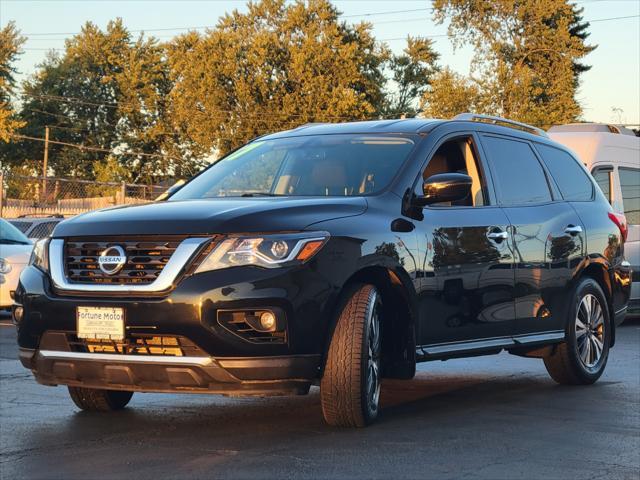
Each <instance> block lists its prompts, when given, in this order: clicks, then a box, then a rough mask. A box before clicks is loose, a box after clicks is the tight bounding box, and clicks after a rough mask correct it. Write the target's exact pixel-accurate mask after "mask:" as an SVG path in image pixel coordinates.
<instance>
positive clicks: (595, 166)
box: [549, 123, 640, 314]
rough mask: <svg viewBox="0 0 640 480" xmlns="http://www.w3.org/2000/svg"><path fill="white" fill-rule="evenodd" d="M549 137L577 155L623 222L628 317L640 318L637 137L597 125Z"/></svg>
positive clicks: (559, 130)
mask: <svg viewBox="0 0 640 480" xmlns="http://www.w3.org/2000/svg"><path fill="white" fill-rule="evenodd" d="M549 136H550V137H551V138H552V139H553V140H555V141H556V142H558V143H561V144H562V145H564V146H566V147H569V148H571V149H572V150H573V151H574V152H575V153H576V154H577V155H578V158H579V159H580V160H581V161H582V163H584V164H585V166H586V167H587V169H588V170H589V171H590V172H591V174H592V175H593V177H594V178H595V179H596V182H597V183H598V185H599V186H600V188H601V190H602V192H603V193H604V195H605V197H606V198H607V200H608V201H609V203H610V204H611V205H612V206H613V210H614V211H616V212H621V213H624V215H625V217H626V218H627V222H628V230H629V231H628V234H627V235H628V236H627V241H626V246H625V254H626V257H627V259H628V260H629V262H630V263H631V268H632V270H633V275H632V282H633V283H632V287H631V300H630V302H629V314H640V137H638V136H637V135H636V133H635V132H634V131H633V130H630V129H628V128H624V127H620V126H617V125H605V124H598V123H579V124H570V125H560V126H557V127H552V128H551V129H549Z"/></svg>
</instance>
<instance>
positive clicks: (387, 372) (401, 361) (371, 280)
mask: <svg viewBox="0 0 640 480" xmlns="http://www.w3.org/2000/svg"><path fill="white" fill-rule="evenodd" d="M358 284H371V285H374V286H375V287H376V288H377V289H378V291H379V293H380V295H381V296H382V303H383V308H384V313H385V314H384V316H383V322H384V323H383V333H382V335H383V359H384V362H383V375H384V376H385V377H387V378H413V375H414V374H415V365H416V357H415V344H416V319H417V318H418V317H417V296H416V293H415V288H414V286H413V283H412V281H411V278H410V277H409V274H408V273H407V272H406V271H404V269H400V268H393V267H391V266H384V265H367V266H364V267H362V268H360V269H359V270H357V271H356V272H354V273H353V274H352V275H351V276H350V277H349V278H348V279H347V280H346V281H345V282H344V284H343V286H342V288H341V289H340V294H339V296H338V298H339V299H338V301H337V302H336V306H335V308H334V311H333V314H332V315H331V321H330V324H329V329H328V332H327V335H326V337H325V338H326V342H325V347H324V349H323V359H322V369H323V370H324V365H325V363H326V356H327V353H328V351H329V345H330V343H331V339H332V338H333V332H334V331H335V327H336V322H337V320H338V318H339V316H340V311H341V309H342V308H343V306H344V304H345V301H346V298H345V297H346V296H347V295H348V294H349V292H351V290H352V288H353V287H354V286H355V285H358Z"/></svg>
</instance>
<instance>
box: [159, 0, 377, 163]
mask: <svg viewBox="0 0 640 480" xmlns="http://www.w3.org/2000/svg"><path fill="white" fill-rule="evenodd" d="M338 16H339V13H338V11H337V10H336V9H335V8H334V7H333V6H332V5H331V3H329V1H328V0H310V1H309V2H303V1H302V0H297V1H296V2H294V3H290V4H289V3H285V1H284V0H261V1H259V2H256V3H249V5H248V11H247V13H239V12H238V11H237V10H236V11H234V12H232V13H231V14H228V15H225V16H224V17H222V18H221V19H220V21H219V22H218V25H217V27H216V28H214V29H212V30H210V31H209V32H208V33H207V34H205V35H204V36H200V35H197V34H195V33H190V34H187V35H186V36H182V37H179V38H178V39H177V40H176V41H175V42H173V45H170V47H169V49H168V56H169V64H170V69H171V74H172V80H173V81H174V82H175V86H174V88H173V90H172V92H171V104H172V112H171V120H172V122H173V128H174V129H178V130H180V131H181V132H182V133H183V136H184V143H185V144H189V145H192V146H193V147H192V148H194V149H197V150H198V152H199V153H201V154H209V153H214V152H218V153H224V152H227V151H229V150H231V149H233V148H235V147H237V146H239V145H242V144H243V143H245V142H246V141H247V140H249V139H251V138H253V137H256V136H259V135H262V134H264V133H267V132H273V131H278V130H282V129H288V128H293V127H296V126H298V125H302V124H304V123H307V122H325V121H326V122H328V121H340V120H348V119H362V118H367V117H370V116H371V115H372V114H374V113H375V112H376V111H377V110H379V108H380V105H382V102H383V99H384V97H383V90H382V87H383V85H384V81H385V80H384V76H383V72H382V64H383V62H384V56H383V55H381V48H380V47H379V46H378V45H377V44H376V42H375V40H374V38H373V36H372V35H371V28H370V25H368V24H358V25H354V26H349V25H347V24H346V23H344V22H342V23H341V22H339V18H338Z"/></svg>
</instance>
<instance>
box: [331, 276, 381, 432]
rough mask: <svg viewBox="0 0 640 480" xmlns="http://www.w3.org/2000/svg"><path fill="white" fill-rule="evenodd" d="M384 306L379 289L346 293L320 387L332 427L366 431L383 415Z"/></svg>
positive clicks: (368, 287)
mask: <svg viewBox="0 0 640 480" xmlns="http://www.w3.org/2000/svg"><path fill="white" fill-rule="evenodd" d="M381 302H382V300H381V297H380V294H379V293H378V290H377V289H376V287H374V286H373V285H362V284H359V285H354V286H352V287H351V288H350V289H349V290H348V291H347V292H346V295H345V297H344V302H343V307H342V309H341V311H340V314H339V317H338V320H337V323H336V328H335V331H334V333H333V337H332V338H331V344H330V345H329V351H328V353H327V360H326V365H325V369H324V374H323V376H322V380H321V382H320V399H321V404H322V413H323V415H324V419H325V421H326V422H327V423H328V424H329V425H333V426H337V427H364V426H366V425H368V424H370V423H371V422H372V421H374V420H375V419H376V417H377V416H378V412H379V402H380V379H381V372H382V368H381V352H382V331H381V329H382V323H383V322H382V319H381V318H380V315H381V314H382V303H381ZM370 344H371V355H370V348H369V347H370Z"/></svg>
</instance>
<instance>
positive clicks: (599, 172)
mask: <svg viewBox="0 0 640 480" xmlns="http://www.w3.org/2000/svg"><path fill="white" fill-rule="evenodd" d="M612 174H613V169H612V168H611V167H605V168H597V169H595V170H594V171H593V179H594V180H595V181H596V183H597V184H598V187H600V190H602V193H604V196H605V198H606V199H607V201H608V202H609V203H611V175H612Z"/></svg>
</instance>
